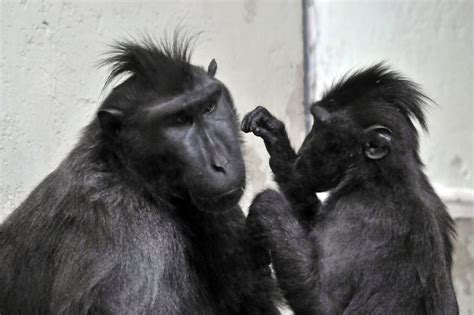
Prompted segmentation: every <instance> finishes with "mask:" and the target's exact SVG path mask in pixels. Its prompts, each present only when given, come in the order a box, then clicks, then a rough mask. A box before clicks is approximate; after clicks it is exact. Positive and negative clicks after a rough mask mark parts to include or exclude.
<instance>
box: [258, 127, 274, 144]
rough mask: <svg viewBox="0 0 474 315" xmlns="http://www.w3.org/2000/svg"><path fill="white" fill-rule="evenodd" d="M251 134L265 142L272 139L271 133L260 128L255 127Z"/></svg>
mask: <svg viewBox="0 0 474 315" xmlns="http://www.w3.org/2000/svg"><path fill="white" fill-rule="evenodd" d="M253 134H254V135H256V136H257V137H260V138H262V139H263V140H265V141H270V142H271V141H272V140H273V138H274V136H273V134H272V132H270V131H268V130H267V129H265V128H260V127H256V128H255V129H253Z"/></svg>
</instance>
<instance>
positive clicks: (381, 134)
mask: <svg viewBox="0 0 474 315" xmlns="http://www.w3.org/2000/svg"><path fill="white" fill-rule="evenodd" d="M363 146H364V155H365V156H366V157H367V158H369V159H371V160H379V159H381V158H383V157H384V156H386V155H387V154H388V153H389V152H390V150H391V148H392V131H391V130H390V129H388V128H387V127H384V126H380V125H373V126H370V127H369V128H367V129H365V130H364V141H363Z"/></svg>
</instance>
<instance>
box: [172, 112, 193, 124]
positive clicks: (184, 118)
mask: <svg viewBox="0 0 474 315" xmlns="http://www.w3.org/2000/svg"><path fill="white" fill-rule="evenodd" d="M190 120H191V119H190V118H189V116H188V115H186V114H178V115H176V116H175V118H174V121H175V122H176V124H178V125H183V124H185V123H187V122H189V121H190Z"/></svg>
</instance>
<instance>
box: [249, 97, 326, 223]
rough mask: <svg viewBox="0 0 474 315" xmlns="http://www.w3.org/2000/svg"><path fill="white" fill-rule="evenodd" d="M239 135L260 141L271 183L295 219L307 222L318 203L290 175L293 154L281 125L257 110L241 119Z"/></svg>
mask: <svg viewBox="0 0 474 315" xmlns="http://www.w3.org/2000/svg"><path fill="white" fill-rule="evenodd" d="M242 131H243V132H246V133H248V132H253V133H254V134H255V135H256V136H258V137H261V138H262V139H263V141H264V143H265V147H266V148H267V151H268V153H269V154H270V167H271V169H272V171H273V173H274V175H275V181H276V182H277V183H278V185H279V187H280V189H281V191H282V192H283V193H284V194H285V196H286V197H287V199H288V201H289V202H290V203H291V206H292V207H291V208H292V210H293V211H294V212H295V214H296V216H297V218H298V219H299V220H301V221H303V222H306V223H307V222H309V221H311V219H312V218H313V216H314V214H315V213H316V212H317V210H318V209H319V206H320V204H321V202H320V201H319V199H318V197H317V196H316V194H315V193H314V192H313V191H311V190H309V189H308V188H307V185H301V180H299V178H297V177H296V175H295V174H296V173H295V172H294V171H293V167H294V163H295V161H296V158H297V154H296V153H295V151H294V150H293V148H292V147H291V144H290V140H289V139H288V134H287V132H286V129H285V125H284V124H283V122H281V121H280V120H278V119H276V118H275V117H274V116H273V115H272V114H271V113H270V112H269V111H268V110H267V109H266V108H264V107H262V106H258V107H257V108H255V109H254V110H253V111H251V112H250V113H248V114H247V115H245V117H244V119H243V120H242Z"/></svg>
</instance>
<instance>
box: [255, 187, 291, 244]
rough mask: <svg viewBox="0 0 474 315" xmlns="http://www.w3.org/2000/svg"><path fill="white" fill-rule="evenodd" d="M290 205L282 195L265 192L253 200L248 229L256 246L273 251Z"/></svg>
mask: <svg viewBox="0 0 474 315" xmlns="http://www.w3.org/2000/svg"><path fill="white" fill-rule="evenodd" d="M290 214H291V211H290V205H289V204H288V202H287V201H286V199H285V197H283V195H282V194H280V193H278V192H276V191H274V190H270V189H268V190H265V191H263V192H261V193H260V194H258V195H257V197H255V199H254V200H253V202H252V204H251V206H250V209H249V214H248V216H247V221H246V224H247V228H248V230H249V232H250V236H251V238H252V241H253V242H254V244H256V245H259V246H261V247H263V248H266V249H267V250H272V248H273V243H274V242H277V241H278V240H277V239H275V238H277V237H278V236H279V235H280V234H281V230H282V228H283V226H282V224H284V222H285V221H286V219H285V217H286V216H288V215H290Z"/></svg>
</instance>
